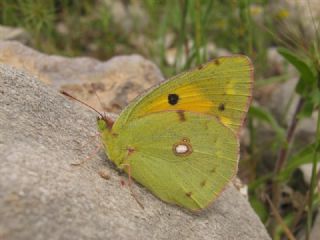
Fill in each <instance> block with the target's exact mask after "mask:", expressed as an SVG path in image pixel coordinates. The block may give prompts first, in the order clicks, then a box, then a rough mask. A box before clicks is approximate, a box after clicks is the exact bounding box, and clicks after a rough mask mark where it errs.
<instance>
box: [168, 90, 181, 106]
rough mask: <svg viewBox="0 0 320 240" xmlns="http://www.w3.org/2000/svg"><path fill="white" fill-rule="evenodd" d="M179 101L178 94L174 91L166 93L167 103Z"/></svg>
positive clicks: (174, 103) (172, 103)
mask: <svg viewBox="0 0 320 240" xmlns="http://www.w3.org/2000/svg"><path fill="white" fill-rule="evenodd" d="M178 102H179V95H177V94H175V93H170V94H169V95H168V103H169V104H170V105H176V104H177V103H178Z"/></svg>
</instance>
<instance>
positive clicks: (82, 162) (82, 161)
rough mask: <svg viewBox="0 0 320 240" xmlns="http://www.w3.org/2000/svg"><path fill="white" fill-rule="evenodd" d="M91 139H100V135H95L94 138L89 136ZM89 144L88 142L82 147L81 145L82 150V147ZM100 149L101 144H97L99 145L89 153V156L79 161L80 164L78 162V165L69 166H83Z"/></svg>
mask: <svg viewBox="0 0 320 240" xmlns="http://www.w3.org/2000/svg"><path fill="white" fill-rule="evenodd" d="M93 137H94V138H97V137H100V133H97V134H95V135H94V136H90V138H93ZM89 142H90V141H88V142H86V143H85V144H84V145H82V148H83V147H84V146H86V145H87V144H88V143H89ZM101 148H102V146H101V143H99V144H98V145H97V146H96V148H95V150H94V151H93V152H92V153H90V155H89V156H87V157H86V158H85V159H82V160H81V161H80V162H78V163H71V165H72V166H80V165H82V164H84V163H85V162H86V161H88V160H90V159H91V158H93V157H94V156H95V155H96V154H97V153H98V152H99V151H100V150H101Z"/></svg>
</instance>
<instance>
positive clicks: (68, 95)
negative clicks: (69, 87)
mask: <svg viewBox="0 0 320 240" xmlns="http://www.w3.org/2000/svg"><path fill="white" fill-rule="evenodd" d="M60 93H62V94H63V95H66V96H67V97H69V98H72V99H73V100H76V101H78V102H79V103H82V104H83V105H85V106H86V107H88V108H90V109H92V110H93V111H95V112H96V113H98V114H99V115H100V116H101V118H103V119H105V117H104V116H103V115H102V113H100V112H99V111H97V110H96V109H95V108H93V107H91V106H90V105H88V104H86V103H85V102H83V101H81V100H79V99H77V98H76V97H74V96H72V95H70V94H69V93H67V92H66V91H60Z"/></svg>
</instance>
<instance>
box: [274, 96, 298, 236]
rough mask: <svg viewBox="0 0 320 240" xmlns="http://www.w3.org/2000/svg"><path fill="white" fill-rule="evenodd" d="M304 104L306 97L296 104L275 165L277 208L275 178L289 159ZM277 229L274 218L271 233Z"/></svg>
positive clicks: (277, 194) (277, 188) (277, 189)
mask: <svg viewBox="0 0 320 240" xmlns="http://www.w3.org/2000/svg"><path fill="white" fill-rule="evenodd" d="M303 104H304V99H303V98H300V99H299V102H298V104H297V106H296V110H295V112H294V115H293V118H292V120H291V123H290V125H289V128H288V130H287V135H286V141H285V143H284V144H283V145H282V147H281V149H280V151H279V155H278V158H277V161H276V164H275V167H274V179H273V182H272V204H273V205H274V207H275V208H276V209H279V203H280V184H279V183H278V181H277V180H276V179H275V178H277V176H278V174H279V173H280V172H281V170H282V169H283V167H284V165H285V163H286V160H287V155H288V149H289V146H290V144H291V141H292V137H293V134H294V132H295V130H296V127H297V124H298V121H299V119H298V114H299V112H300V111H301V109H302V107H303ZM274 230H275V221H274V220H273V221H272V223H271V233H272V234H273V233H274Z"/></svg>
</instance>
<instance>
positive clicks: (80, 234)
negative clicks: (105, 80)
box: [0, 65, 270, 240]
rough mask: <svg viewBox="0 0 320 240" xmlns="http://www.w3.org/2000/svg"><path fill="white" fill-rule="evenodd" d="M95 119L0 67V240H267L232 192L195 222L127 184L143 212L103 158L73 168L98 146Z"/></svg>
mask: <svg viewBox="0 0 320 240" xmlns="http://www.w3.org/2000/svg"><path fill="white" fill-rule="evenodd" d="M95 119H96V116H95V113H93V112H91V111H89V110H87V109H84V108H83V107H82V106H80V105H79V104H78V103H74V102H72V101H70V100H69V99H66V98H65V97H64V96H62V95H60V94H59V93H57V92H56V91H55V90H54V89H51V88H50V87H48V86H46V85H44V84H43V83H41V82H40V81H37V80H36V79H35V78H33V77H29V76H27V75H26V74H25V73H23V72H20V71H18V70H15V69H14V68H12V67H9V66H7V65H0V154H1V157H0V159H1V161H0V239H9V240H12V239H35V240H37V239H260V240H261V239H270V238H269V236H268V234H267V232H266V230H265V228H264V226H263V224H262V223H261V222H260V220H259V218H258V217H257V215H256V214H255V213H254V211H253V210H252V208H251V207H250V205H249V203H248V202H247V200H246V199H245V198H243V197H242V196H241V194H240V193H239V192H238V191H236V189H235V188H234V187H233V186H230V187H228V188H227V189H226V190H225V191H224V192H223V194H222V195H221V197H220V198H218V200H217V201H216V202H215V203H213V204H212V205H211V206H210V207H209V208H208V209H206V210H203V211H202V212H199V213H197V214H195V213H190V212H188V211H186V210H184V209H181V208H179V207H176V206H172V205H169V204H166V203H164V202H162V201H160V200H159V199H157V198H156V197H154V196H153V195H152V194H151V193H150V192H149V191H148V190H147V189H145V188H143V187H142V186H140V185H138V184H133V190H134V191H135V193H136V194H137V196H138V198H139V199H140V201H141V202H142V204H143V205H144V207H145V209H144V210H143V209H142V208H140V207H139V205H138V204H137V202H136V201H135V200H134V199H133V198H132V196H131V195H130V191H129V190H128V187H127V186H122V184H121V179H126V177H125V176H121V175H119V173H118V172H117V170H116V169H115V168H114V166H113V165H112V164H111V163H110V161H108V160H107V159H106V156H105V154H104V153H103V152H102V151H101V152H100V153H98V154H96V155H93V157H92V158H91V159H90V160H88V161H87V162H86V163H84V164H83V165H81V166H80V167H75V166H71V165H70V163H72V162H76V161H78V160H81V159H84V158H85V157H86V156H88V155H90V153H91V152H92V151H93V149H95V148H96V145H98V144H99V139H93V140H92V139H91V138H90V136H92V135H94V134H95V133H96V120H95ZM88 141H89V144H87V145H85V143H86V142H88ZM99 175H100V176H99ZM107 179H108V180H107Z"/></svg>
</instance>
